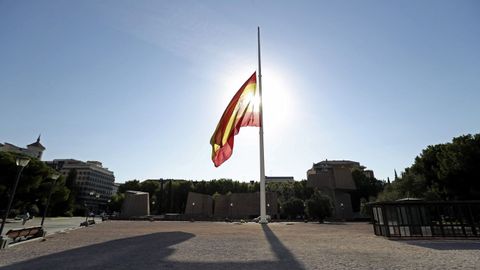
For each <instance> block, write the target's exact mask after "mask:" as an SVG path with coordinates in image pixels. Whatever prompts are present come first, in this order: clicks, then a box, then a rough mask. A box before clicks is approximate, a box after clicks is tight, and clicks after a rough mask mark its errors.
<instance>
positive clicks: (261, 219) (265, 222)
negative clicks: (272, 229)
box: [258, 217, 268, 224]
mask: <svg viewBox="0 0 480 270" xmlns="http://www.w3.org/2000/svg"><path fill="white" fill-rule="evenodd" d="M258 223H260V224H268V220H267V219H266V218H265V217H263V218H260V220H259V221H258Z"/></svg>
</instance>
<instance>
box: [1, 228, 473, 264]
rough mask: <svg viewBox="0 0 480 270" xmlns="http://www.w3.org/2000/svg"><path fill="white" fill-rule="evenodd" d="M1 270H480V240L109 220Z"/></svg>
mask: <svg viewBox="0 0 480 270" xmlns="http://www.w3.org/2000/svg"><path fill="white" fill-rule="evenodd" d="M445 243H447V244H445ZM2 266H3V267H2ZM0 268H1V269H195V270H201V269H480V241H467V240H465V241H458V240H457V241H445V240H442V241H426V240H422V241H390V240H387V239H384V238H381V237H376V236H375V235H373V232H372V228H371V225H369V224H361V223H345V224H315V223H271V224H268V225H264V226H262V225H259V224H255V223H246V224H240V223H223V222H166V221H159V222H148V221H108V222H104V223H102V224H98V225H95V226H91V227H88V228H82V229H79V230H74V231H69V232H65V233H59V234H55V235H50V236H48V237H47V240H46V241H35V242H30V243H25V244H22V245H18V246H14V247H10V248H8V249H5V250H1V251H0Z"/></svg>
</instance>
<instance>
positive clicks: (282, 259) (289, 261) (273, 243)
mask: <svg viewBox="0 0 480 270" xmlns="http://www.w3.org/2000/svg"><path fill="white" fill-rule="evenodd" d="M262 229H263V233H265V237H266V238H267V240H268V243H269V244H270V248H271V249H272V251H273V253H274V254H275V257H277V260H278V261H279V263H280V265H282V269H283V268H284V269H305V268H304V267H303V265H302V264H301V263H300V262H299V261H297V259H296V258H295V256H294V255H293V254H292V252H290V250H288V248H287V247H285V245H283V243H282V242H281V241H280V240H279V239H278V237H277V236H276V235H275V234H274V233H273V232H272V230H270V227H268V225H266V224H264V225H262Z"/></svg>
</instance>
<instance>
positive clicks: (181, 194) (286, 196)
mask: <svg viewBox="0 0 480 270" xmlns="http://www.w3.org/2000/svg"><path fill="white" fill-rule="evenodd" d="M353 176H354V180H355V182H356V183H357V186H358V187H359V190H357V191H355V192H354V193H352V197H353V198H356V199H355V200H357V201H358V202H356V205H358V207H357V208H358V209H357V211H358V210H359V208H360V199H361V198H367V199H368V198H372V197H374V196H376V195H377V194H378V192H380V191H381V188H382V187H383V182H382V181H378V180H376V179H372V178H368V177H366V176H365V175H364V174H363V172H361V171H358V172H354V174H353ZM259 189H260V187H259V183H258V182H250V183H245V182H239V181H233V180H231V179H219V180H211V181H187V180H173V179H161V180H147V181H144V182H140V181H138V180H132V181H127V182H125V183H124V184H122V185H120V187H119V190H118V192H119V193H118V194H117V195H115V196H114V198H113V199H112V201H111V204H110V206H109V208H110V209H113V210H116V211H119V210H120V207H121V202H122V200H123V198H124V193H125V191H127V190H139V191H144V192H148V193H149V195H150V198H151V201H152V202H154V203H152V204H151V212H152V213H166V212H177V213H181V212H183V211H184V209H185V204H186V201H187V196H188V192H196V193H202V194H208V195H212V196H213V197H214V198H215V197H216V196H217V194H229V193H250V192H257V191H259ZM266 191H267V192H275V193H276V194H277V196H278V203H279V206H280V214H281V215H282V216H283V217H284V218H289V219H295V218H304V217H310V218H315V219H323V218H324V217H326V216H329V215H331V214H332V211H333V204H332V202H331V201H330V199H329V197H328V196H326V195H324V194H322V193H321V192H320V191H318V190H317V191H316V190H314V189H313V188H311V187H307V181H306V180H302V181H296V182H292V183H269V184H268V185H267V186H266Z"/></svg>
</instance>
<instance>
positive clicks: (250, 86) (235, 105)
mask: <svg viewBox="0 0 480 270" xmlns="http://www.w3.org/2000/svg"><path fill="white" fill-rule="evenodd" d="M259 111H260V97H259V94H258V92H257V73H256V72H254V73H253V74H252V76H250V78H249V79H248V80H247V81H246V82H245V83H244V84H243V85H242V87H240V89H239V90H238V91H237V93H236V94H235V96H233V98H232V100H231V101H230V103H229V104H228V106H227V108H226V109H225V111H224V112H223V115H222V118H220V122H219V123H218V125H217V128H216V129H215V132H214V133H213V135H212V138H211V139H210V144H211V145H212V161H213V163H214V164H215V167H218V166H220V165H221V164H222V163H223V162H225V161H226V160H227V159H229V158H230V156H231V155H232V152H233V143H234V139H233V138H234V136H235V135H237V134H238V132H239V131H240V128H241V127H246V126H251V127H259V126H260V125H261V123H260V112H259Z"/></svg>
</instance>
